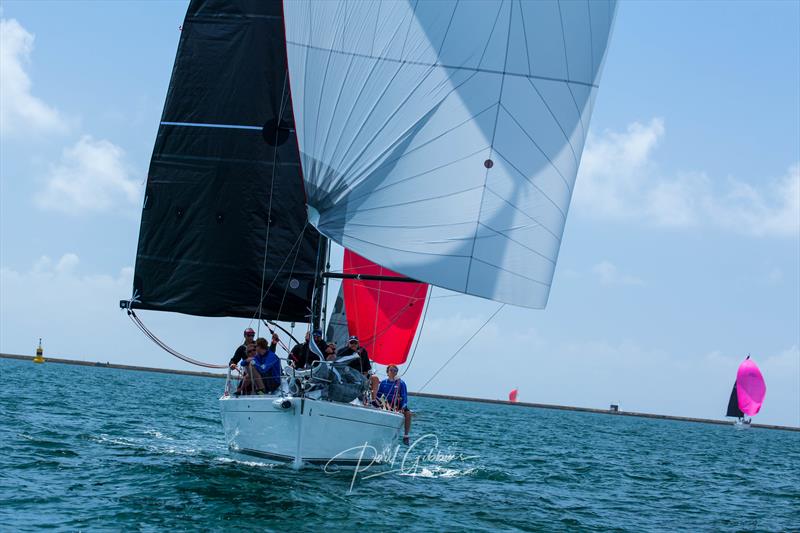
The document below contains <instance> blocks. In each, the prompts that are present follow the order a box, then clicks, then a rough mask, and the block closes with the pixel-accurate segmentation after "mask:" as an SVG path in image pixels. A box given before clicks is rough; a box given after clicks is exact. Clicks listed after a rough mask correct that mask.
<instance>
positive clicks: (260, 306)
mask: <svg viewBox="0 0 800 533" xmlns="http://www.w3.org/2000/svg"><path fill="white" fill-rule="evenodd" d="M287 74H288V73H284V76H283V90H282V92H281V105H280V108H279V110H278V117H277V120H276V125H275V147H274V149H273V150H272V177H271V178H270V180H269V206H268V207H267V236H266V239H265V241H264V261H263V263H262V266H261V289H260V290H261V298H260V299H259V301H258V318H259V323H258V329H259V334H260V333H261V331H260V330H261V322H260V320H261V313H262V310H263V307H264V305H263V304H264V274H266V272H267V250H268V249H269V228H270V226H272V193H273V191H274V189H275V168H276V163H277V161H278V136H279V134H280V131H281V120H282V119H283V111H284V106H285V105H286V102H285V98H286V81H287V77H288V75H287ZM303 229H304V230H305V227H303ZM273 281H274V280H273ZM253 318H255V316H254V317H253Z"/></svg>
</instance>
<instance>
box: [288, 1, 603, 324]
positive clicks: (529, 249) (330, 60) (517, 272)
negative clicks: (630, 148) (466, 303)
mask: <svg viewBox="0 0 800 533" xmlns="http://www.w3.org/2000/svg"><path fill="white" fill-rule="evenodd" d="M614 10H615V1H613V0H611V1H605V0H603V1H585V0H583V1H581V0H564V1H556V0H553V1H542V0H539V1H536V2H527V1H520V0H503V1H493V0H490V1H479V0H469V1H461V2H458V1H455V0H453V1H445V0H437V1H422V0H420V1H418V2H417V1H414V0H399V1H389V2H382V1H378V0H376V1H369V0H367V1H344V0H326V1H324V2H319V1H315V0H291V1H286V2H285V3H284V16H285V21H286V42H287V50H288V60H289V72H290V81H291V88H292V99H293V104H294V115H295V123H296V128H297V137H298V141H299V145H300V151H301V162H302V165H303V173H304V177H305V186H306V194H307V197H308V204H309V206H311V207H313V208H314V209H315V210H316V211H318V212H319V220H318V221H317V222H316V225H317V227H318V229H319V230H320V231H321V232H322V233H323V234H325V235H327V236H328V237H330V238H331V239H333V240H334V241H336V242H338V243H339V244H341V245H342V246H345V247H347V248H350V249H351V250H354V251H356V252H358V253H359V254H361V255H363V256H365V257H367V258H369V259H371V260H372V261H374V262H376V263H379V264H381V265H383V266H386V267H388V268H390V269H392V270H394V271H396V272H401V273H403V274H405V275H407V276H411V277H414V278H416V279H419V280H421V281H425V282H428V283H431V284H433V285H437V286H439V287H444V288H447V289H451V290H454V291H459V292H463V293H468V294H473V295H477V296H481V297H485V298H490V299H492V300H497V301H501V302H506V303H510V304H515V305H520V306H525V307H536V308H541V307H544V306H545V305H546V303H547V298H548V294H549V291H550V284H551V282H552V278H553V272H554V269H555V264H556V259H557V257H558V250H559V246H560V243H561V236H562V233H563V230H564V224H565V221H566V216H567V211H568V208H569V202H570V198H571V196H572V190H573V187H574V184H575V176H576V174H577V170H578V165H579V163H580V156H581V152H582V150H583V145H584V141H585V136H586V131H587V128H588V122H589V117H590V115H591V109H592V103H593V100H594V95H595V92H596V90H597V81H598V77H599V73H600V70H601V67H602V63H603V59H604V57H605V52H606V45H607V42H608V37H609V33H610V29H611V25H612V21H613V17H614Z"/></svg>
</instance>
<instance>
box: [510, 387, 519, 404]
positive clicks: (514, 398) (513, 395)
mask: <svg viewBox="0 0 800 533" xmlns="http://www.w3.org/2000/svg"><path fill="white" fill-rule="evenodd" d="M517 393H519V389H514V390H512V391H511V392H509V393H508V401H509V402H511V403H517Z"/></svg>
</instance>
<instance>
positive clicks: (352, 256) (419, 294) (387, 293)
mask: <svg viewBox="0 0 800 533" xmlns="http://www.w3.org/2000/svg"><path fill="white" fill-rule="evenodd" d="M343 270H344V273H345V274H370V275H378V276H401V274H398V273H396V272H393V271H391V270H389V269H388V268H384V267H382V266H380V265H378V264H375V263H373V262H372V261H370V260H369V259H365V258H364V257H361V256H360V255H358V254H357V253H355V252H351V251H350V250H345V251H344V269H343ZM343 287H344V308H345V312H346V313H347V328H348V330H349V331H350V335H356V336H357V337H358V340H359V343H360V344H361V346H363V347H364V348H366V350H367V351H368V352H369V358H370V359H372V360H373V361H375V362H376V363H379V364H382V365H388V364H395V365H399V364H403V363H405V361H406V358H407V357H408V352H409V350H410V349H411V343H412V342H413V341H414V335H415V334H416V332H417V326H418V325H419V320H420V317H421V316H422V308H423V307H424V306H425V296H426V295H427V293H428V285H427V283H407V282H397V281H363V280H356V279H346V280H344V281H343Z"/></svg>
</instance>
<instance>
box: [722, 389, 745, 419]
mask: <svg viewBox="0 0 800 533" xmlns="http://www.w3.org/2000/svg"><path fill="white" fill-rule="evenodd" d="M725 416H733V417H736V418H742V417H743V416H744V413H743V412H742V410H741V409H739V395H738V394H737V393H736V382H735V381H734V382H733V390H732V391H731V397H730V398H729V399H728V411H727V412H726V413H725Z"/></svg>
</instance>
